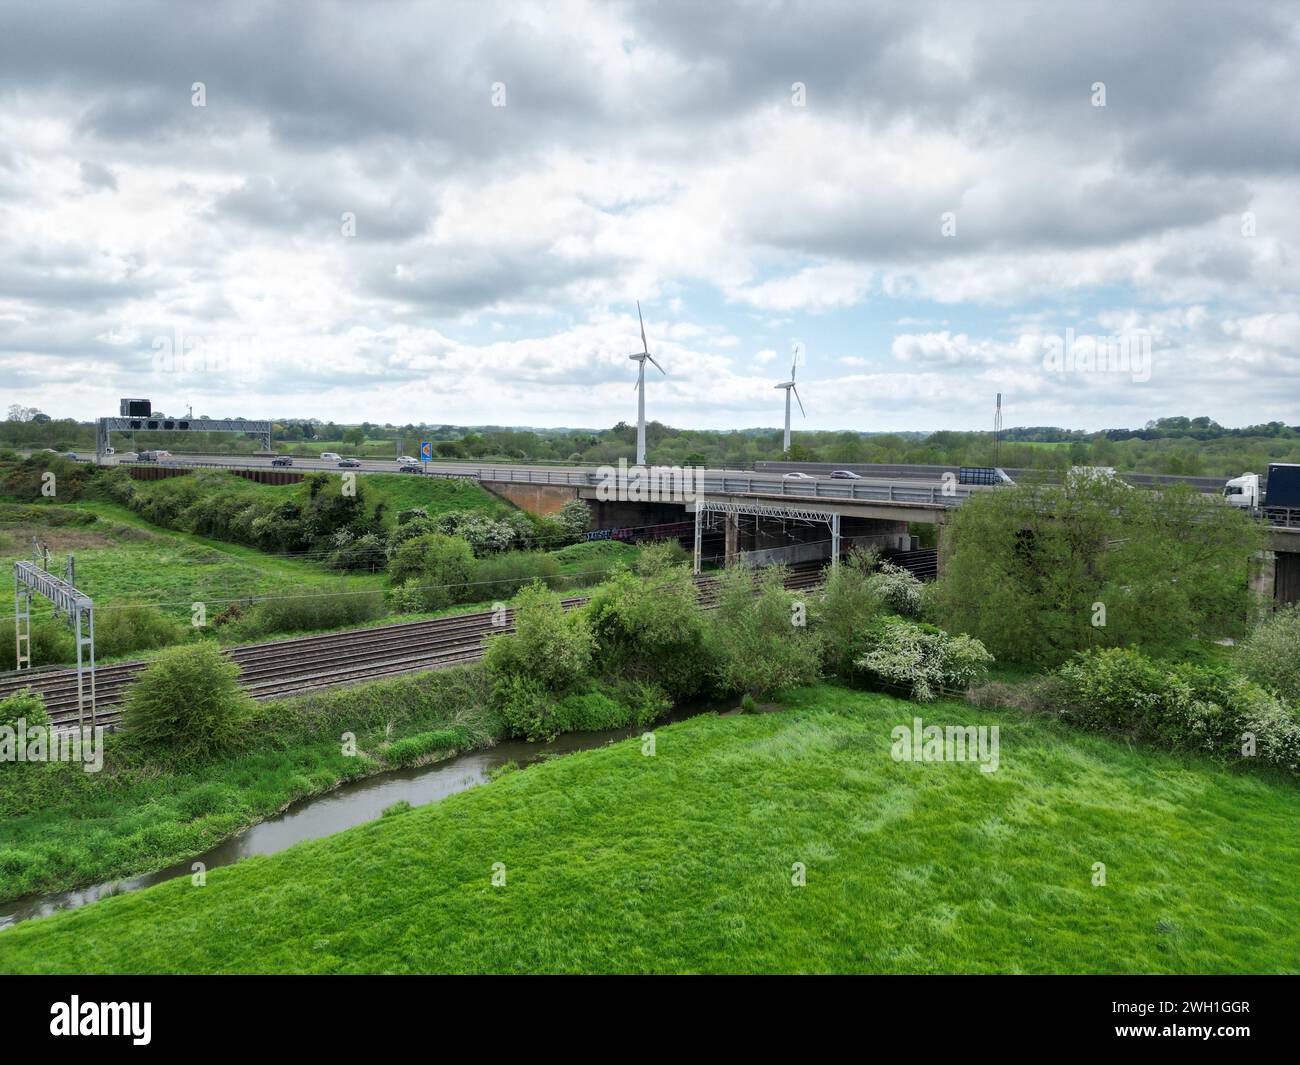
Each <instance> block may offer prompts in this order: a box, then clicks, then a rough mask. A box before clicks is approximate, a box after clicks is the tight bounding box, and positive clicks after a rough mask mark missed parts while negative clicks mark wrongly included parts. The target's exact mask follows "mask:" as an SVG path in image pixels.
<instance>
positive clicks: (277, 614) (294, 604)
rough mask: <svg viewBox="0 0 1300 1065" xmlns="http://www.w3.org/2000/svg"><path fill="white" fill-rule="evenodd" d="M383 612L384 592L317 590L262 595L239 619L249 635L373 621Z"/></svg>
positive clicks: (242, 630) (327, 627)
mask: <svg viewBox="0 0 1300 1065" xmlns="http://www.w3.org/2000/svg"><path fill="white" fill-rule="evenodd" d="M383 613H384V596H383V593H382V592H378V591H373V592H348V591H342V590H340V591H338V592H317V593H309V594H306V595H294V596H284V597H281V598H271V599H261V600H259V601H258V602H257V603H256V604H255V605H254V607H253V609H252V610H251V611H249V613H248V614H247V615H246V616H245V617H244V619H243V620H242V621H240V622H239V629H240V631H241V632H242V633H244V634H245V635H246V636H247V637H249V638H250V639H251V638H255V637H258V636H266V635H270V634H272V633H281V632H311V631H314V630H317V629H333V628H339V627H341V626H345V625H356V624H359V623H360V622H363V621H372V620H374V619H375V618H378V617H382V616H383Z"/></svg>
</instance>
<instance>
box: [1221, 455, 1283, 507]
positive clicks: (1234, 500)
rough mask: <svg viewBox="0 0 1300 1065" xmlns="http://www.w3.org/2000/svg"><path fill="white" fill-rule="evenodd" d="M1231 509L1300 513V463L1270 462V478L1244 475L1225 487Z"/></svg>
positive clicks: (1224, 494) (1224, 495)
mask: <svg viewBox="0 0 1300 1065" xmlns="http://www.w3.org/2000/svg"><path fill="white" fill-rule="evenodd" d="M1223 498H1224V499H1225V500H1226V501H1227V502H1228V504H1229V505H1231V506H1234V507H1242V508H1245V509H1248V510H1256V509H1262V510H1264V511H1265V512H1266V513H1267V512H1268V511H1273V510H1300V462H1270V463H1269V464H1268V477H1267V478H1266V480H1265V481H1264V483H1263V484H1262V485H1261V484H1260V478H1259V474H1257V473H1243V474H1242V475H1241V476H1240V477H1234V478H1232V480H1230V481H1229V482H1228V483H1227V484H1225V485H1224V486H1223Z"/></svg>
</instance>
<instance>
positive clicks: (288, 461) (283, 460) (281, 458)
mask: <svg viewBox="0 0 1300 1065" xmlns="http://www.w3.org/2000/svg"><path fill="white" fill-rule="evenodd" d="M271 465H272V466H292V465H293V458H292V457H291V456H289V455H276V456H275V458H273V459H272V460H271Z"/></svg>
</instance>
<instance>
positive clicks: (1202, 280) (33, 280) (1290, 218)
mask: <svg viewBox="0 0 1300 1065" xmlns="http://www.w3.org/2000/svg"><path fill="white" fill-rule="evenodd" d="M1297 101H1300V6H1298V5H1296V4H1294V3H1289V2H1288V3H1266V2H1260V3H1254V2H1246V3H1237V4H1222V3H1195V2H1181V3H1174V2H1169V3H1143V2H1133V0H1124V2H1121V3H1108V2H1105V0H1102V2H1090V3H1084V4H1081V3H1077V2H1076V3H1068V4H1055V3H1049V2H1044V0H1035V2H1030V3H1024V4H1019V3H1014V2H1003V3H997V4H969V3H951V4H949V3H927V2H919V0H908V2H906V3H899V4H887V3H872V4H865V3H845V4H840V3H829V2H828V3H818V4H811V3H808V4H805V3H793V2H791V3H775V2H758V3H734V4H721V3H719V4H707V5H706V4H700V3H695V2H672V0H662V2H657V3H585V2H577V0H575V2H555V3H544V4H533V3H525V2H512V3H508V4H507V3H486V2H480V3H469V2H464V3H460V2H455V3H453V2H442V3H430V4H424V3H386V2H382V0H381V2H373V3H367V4H330V3H312V4H306V3H302V4H296V3H284V4H253V3H214V4H204V5H195V4H176V3H174V2H171V3H166V2H164V3H150V2H135V3H114V2H110V0H100V2H95V3H87V4H69V3H58V2H52V0H40V2H37V3H26V2H21V0H6V2H5V4H4V6H3V8H0V382H3V387H2V388H0V402H3V405H4V406H5V407H7V406H8V405H9V404H11V403H20V404H23V405H28V406H34V407H38V408H39V409H41V410H43V411H45V412H47V413H50V414H51V415H54V416H56V417H77V418H81V419H90V418H94V417H98V416H102V415H108V414H116V413H117V404H118V399H119V397H124V396H131V397H137V396H138V397H148V398H150V399H152V400H153V402H154V406H155V409H158V410H161V411H164V412H166V413H171V414H178V413H184V412H185V410H186V409H187V408H188V407H190V406H192V407H193V411H194V413H195V414H196V415H197V414H205V415H211V416H214V417H222V416H242V417H250V418H252V417H318V418H322V419H329V420H335V421H340V422H361V421H371V422H378V423H387V422H392V423H395V424H405V423H407V422H428V423H451V424H498V425H530V426H575V427H594V428H599V427H605V426H609V425H612V424H614V423H615V422H617V421H619V420H626V421H629V422H632V421H634V420H635V417H636V394H635V391H634V384H635V380H636V368H637V364H636V362H634V361H632V360H629V358H628V355H629V354H630V353H632V352H633V351H637V350H640V347H641V343H640V335H639V329H638V323H637V304H636V301H638V300H639V301H640V304H641V308H642V311H643V313H644V316H645V329H646V334H647V338H648V342H649V346H650V350H651V352H652V353H653V354H654V356H655V358H656V359H657V360H658V361H659V363H660V364H661V365H662V366H663V368H664V369H665V370H666V371H667V374H666V376H664V375H660V374H659V373H658V372H657V371H655V370H654V369H653V367H649V368H648V372H649V375H650V380H649V381H648V385H647V392H646V400H647V416H648V417H649V418H652V419H657V420H659V421H662V422H665V423H667V424H670V425H674V426H679V427H684V428H715V429H732V428H746V427H754V426H777V425H779V424H780V423H781V420H782V417H783V393H781V392H780V391H777V390H775V389H774V387H773V386H774V385H776V384H778V383H780V382H782V381H784V380H787V379H788V377H789V374H790V368H791V363H792V360H793V358H794V352H795V351H796V350H798V351H799V352H800V355H799V366H798V368H797V370H796V374H797V381H798V386H799V393H800V396H801V397H802V400H803V404H804V406H805V408H806V410H807V416H806V418H801V417H800V416H799V413H798V408H797V407H796V408H795V425H794V428H795V429H796V430H798V429H801V428H807V429H853V430H858V431H868V432H871V431H889V430H934V429H941V428H949V429H989V428H991V427H992V423H993V409H994V397H995V395H996V393H998V392H1001V393H1003V395H1004V399H1003V404H1004V423H1005V424H1007V425H1009V426H1010V425H1060V426H1065V427H1070V428H1081V429H1090V430H1095V429H1102V428H1111V427H1132V426H1140V425H1142V424H1144V423H1145V422H1147V421H1148V420H1150V419H1153V418H1157V417H1162V416H1169V415H1179V414H1184V415H1192V416H1195V415H1209V416H1211V417H1213V418H1214V419H1216V420H1217V421H1219V422H1221V423H1223V424H1225V425H1247V424H1254V423H1259V422H1265V421H1271V420H1281V421H1285V422H1287V423H1288V424H1292V425H1294V424H1300V301H1298V300H1297V296H1298V295H1300V255H1298V252H1297V238H1300V182H1298V181H1297V177H1298V171H1300V119H1297V115H1296V107H1297ZM1101 338H1110V339H1101Z"/></svg>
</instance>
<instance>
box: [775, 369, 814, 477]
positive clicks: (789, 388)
mask: <svg viewBox="0 0 1300 1065" xmlns="http://www.w3.org/2000/svg"><path fill="white" fill-rule="evenodd" d="M798 362H799V345H798V344H796V345H795V346H794V353H793V354H792V355H791V356H790V380H788V381H782V382H781V383H780V384H779V385H775V386H774V387H776V388H784V389H785V447H783V448H782V449H781V450H782V453H783V454H786V455H788V454H790V393H791V392H793V393H794V398H795V399H796V400H798V401H799V413H800V414H802V415H803V416H804V417H805V418H806V417H808V412H807V411H805V410H804V409H803V400H802V399H799V389H797V388H795V386H794V368H795V366H796V365H797V364H798Z"/></svg>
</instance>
